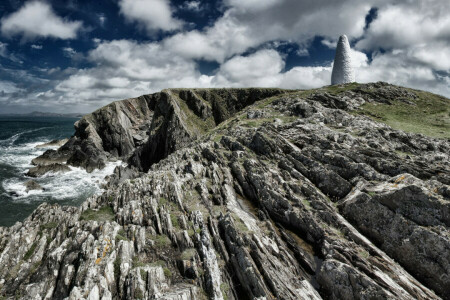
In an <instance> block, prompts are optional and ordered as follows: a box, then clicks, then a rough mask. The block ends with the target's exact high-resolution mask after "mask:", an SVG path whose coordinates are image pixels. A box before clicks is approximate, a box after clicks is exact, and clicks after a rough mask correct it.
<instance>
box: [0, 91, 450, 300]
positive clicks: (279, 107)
mask: <svg viewBox="0 0 450 300" xmlns="http://www.w3.org/2000/svg"><path fill="white" fill-rule="evenodd" d="M343 87H344V88H346V89H347V90H345V91H343V92H342V93H337V94H336V93H335V94H332V93H330V92H329V90H326V89H325V90H323V89H318V90H316V91H314V92H307V93H303V92H299V91H290V92H281V91H279V90H266V91H264V90H257V89H254V90H249V89H242V90H241V89H230V90H226V89H220V90H213V91H212V92H210V91H209V90H200V89H199V90H196V89H195V90H167V91H164V92H162V93H158V94H154V95H150V96H148V97H147V98H145V97H144V98H140V99H141V100H139V101H138V100H136V99H135V100H132V101H131V102H130V100H125V101H124V102H123V103H115V104H113V105H111V106H107V107H106V108H104V109H101V110H99V111H97V112H96V113H94V114H93V115H90V116H89V117H86V118H85V121H83V122H86V123H83V122H82V123H80V124H78V128H79V131H78V134H77V135H76V136H75V137H73V138H71V139H70V140H69V142H68V143H66V144H65V145H64V146H63V147H62V148H64V149H65V150H63V149H62V148H60V149H59V150H57V151H55V152H49V153H48V154H47V156H48V157H50V156H52V157H53V156H54V155H55V157H57V155H58V153H61V154H62V153H66V154H67V153H69V155H68V156H67V157H69V159H73V158H72V157H73V154H74V153H75V151H79V152H80V153H81V154H76V155H77V157H79V159H78V162H79V164H82V165H85V166H91V167H95V166H100V165H101V163H99V162H100V161H103V162H105V161H107V160H109V159H111V158H113V157H115V158H116V159H117V158H121V159H124V158H126V157H127V156H128V157H129V159H130V160H129V161H135V165H133V164H132V165H131V166H122V167H120V168H118V169H116V171H115V174H114V175H113V176H111V178H110V181H109V183H108V184H107V185H106V190H105V191H104V192H103V194H101V195H94V196H92V197H90V198H88V199H87V200H86V201H85V202H83V204H82V205H81V207H79V208H75V207H65V206H58V205H49V204H42V205H41V206H39V207H38V209H37V210H35V211H34V212H33V213H32V214H31V216H29V217H28V218H27V219H26V220H25V221H24V222H23V223H20V222H18V223H16V224H15V225H14V226H12V227H9V228H4V227H0V266H2V268H0V296H5V297H7V298H13V297H16V296H17V297H19V298H20V297H22V298H25V299H28V298H32V299H44V298H46V299H89V298H91V299H133V298H134V299H144V298H145V299H204V298H209V299H242V298H249V299H368V298H377V299H441V298H443V299H448V295H450V290H449V286H450V285H449V282H448V278H449V277H450V273H449V270H450V269H449V261H450V258H449V257H448V252H449V251H448V249H449V248H450V245H449V241H450V237H449V234H448V226H449V203H450V202H449V196H450V189H449V186H448V184H449V182H450V171H449V170H450V163H449V161H450V159H449V153H450V143H449V141H448V140H446V139H435V138H430V137H426V136H424V135H420V134H411V133H405V132H402V131H399V130H394V129H392V128H391V127H389V126H387V125H386V124H383V123H380V122H376V121H374V120H373V119H371V118H368V117H366V116H364V115H360V114H357V113H355V112H354V111H353V110H354V109H357V108H358V107H359V106H361V105H363V103H365V102H377V104H379V105H385V104H383V103H385V102H386V100H389V101H394V100H392V99H396V100H397V99H399V98H401V97H403V96H404V95H408V93H413V92H411V91H410V90H407V89H404V88H400V87H395V86H391V85H387V84H384V83H375V84H367V85H361V86H354V85H345V86H343ZM349 87H352V88H349ZM339 88H340V87H339ZM253 93H255V94H256V96H255V95H253ZM270 95H271V96H273V97H271V98H265V97H269V96H270ZM391 97H392V98H391ZM150 99H153V100H151V101H150ZM409 99H413V98H409ZM144 100H145V103H153V104H152V105H150V107H149V106H148V105H147V108H148V111H147V110H146V109H145V106H143V107H142V108H141V109H140V111H141V112H142V113H143V112H144V111H145V112H146V113H145V114H146V116H147V118H149V119H151V121H149V120H147V121H145V120H144V119H140V120H137V117H136V116H138V115H141V113H139V112H138V113H135V114H133V115H132V117H127V118H128V119H129V120H132V121H130V123H131V124H136V126H138V127H136V129H133V132H132V133H131V129H130V127H127V126H128V125H129V123H128V122H127V121H126V118H125V117H123V116H122V119H121V120H110V122H111V124H115V125H114V127H115V128H116V129H118V130H119V131H121V132H122V133H121V134H118V135H116V134H112V133H108V129H107V128H108V125H107V122H106V121H107V120H108V118H120V117H119V116H118V115H119V114H120V113H118V112H119V111H122V112H124V115H125V116H127V113H131V111H133V107H134V108H135V107H136V105H138V104H142V105H144V104H143V102H140V101H144ZM241 100H242V102H239V101H241ZM256 100H262V101H259V102H257V103H255V105H252V103H253V102H254V101H256ZM147 101H150V102H147ZM152 101H154V102H152ZM405 105H409V104H407V103H406V102H405ZM247 106H248V107H247ZM125 112H127V113H125ZM256 112H257V113H256ZM260 112H261V114H260ZM108 114H109V115H108ZM143 114H144V113H143ZM135 117H136V119H134V118H135ZM142 118H143V117H142ZM99 120H103V121H101V122H100V121H99ZM192 120H195V123H192V122H191V121H192ZM102 122H103V123H102ZM133 122H134V123H133ZM147 122H149V123H148V124H147ZM100 123H102V124H104V126H105V127H103V129H101V130H100V129H99V130H100V131H98V130H97V129H95V130H94V128H97V127H96V126H97V125H98V124H100ZM138 123H139V124H138ZM83 124H84V125H83ZM95 124H96V125H95ZM127 124H128V125H127ZM146 124H147V125H146ZM85 125H86V126H85ZM80 126H81V127H80ZM83 126H85V127H83ZM89 126H91V127H90V129H88V127H89ZM82 127H83V128H84V129H83V130H81V128H82ZM98 128H100V127H98ZM120 128H122V129H120ZM125 128H128V131H127V130H126V129H125ZM122 134H124V135H127V136H128V138H125V139H124V145H119V144H116V143H115V138H117V139H119V138H121V135H122ZM106 135H108V137H106ZM137 135H139V136H140V137H142V138H143V139H142V140H141V139H140V138H137V139H136V136H137ZM114 136H115V138H112V137H114ZM107 141H110V142H107ZM137 141H140V143H141V144H139V143H137ZM108 143H110V144H109V145H111V147H110V148H108V150H106V149H105V145H106V144H108ZM149 143H157V144H155V145H150V144H149ZM112 145H114V146H112ZM126 145H128V146H126ZM100 146H101V147H102V148H103V149H101V147H100ZM133 147H134V148H133ZM114 149H115V150H114ZM119 149H120V150H119ZM126 149H128V150H126ZM398 149H401V151H404V152H405V153H408V155H407V156H406V155H399V153H398ZM125 150H126V151H125ZM63 151H65V152H63ZM86 151H91V152H90V153H91V154H92V157H95V160H91V161H89V158H85V157H84V156H83V155H86ZM95 151H98V152H95ZM121 151H125V152H127V151H128V152H127V153H128V154H126V155H125V156H121V155H122V154H119V152H120V153H122V152H121ZM125 152H124V153H125ZM55 153H56V154H55ZM96 155H97V156H96ZM125 160H126V159H125ZM136 165H139V167H136ZM147 167H148V170H147V169H146V168H147ZM142 171H146V172H145V173H144V172H142Z"/></svg>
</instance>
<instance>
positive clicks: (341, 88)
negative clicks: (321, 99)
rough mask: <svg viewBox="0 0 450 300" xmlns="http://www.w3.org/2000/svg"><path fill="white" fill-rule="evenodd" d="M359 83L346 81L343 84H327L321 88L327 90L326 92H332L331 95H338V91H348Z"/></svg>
mask: <svg viewBox="0 0 450 300" xmlns="http://www.w3.org/2000/svg"><path fill="white" fill-rule="evenodd" d="M359 85H360V84H359V83H356V82H352V83H347V84H343V85H329V86H326V87H323V88H322V89H324V90H325V91H327V92H328V93H330V94H332V95H338V94H340V93H343V92H346V91H349V90H353V89H355V88H357V87H359ZM312 91H316V90H312Z"/></svg>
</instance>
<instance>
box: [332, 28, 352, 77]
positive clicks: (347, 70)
mask: <svg viewBox="0 0 450 300" xmlns="http://www.w3.org/2000/svg"><path fill="white" fill-rule="evenodd" d="M351 82H355V73H354V71H353V66H352V60H351V54H350V44H349V43H348V38H347V36H346V35H345V34H344V35H341V36H340V37H339V41H338V43H337V47H336V55H335V57H334V64H333V71H332V73H331V84H332V85H334V84H344V83H351Z"/></svg>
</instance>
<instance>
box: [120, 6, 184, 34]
mask: <svg viewBox="0 0 450 300" xmlns="http://www.w3.org/2000/svg"><path fill="white" fill-rule="evenodd" d="M119 7H120V12H121V13H122V14H123V15H124V16H125V19H126V20H128V21H130V22H134V21H135V22H137V23H138V24H140V25H141V26H143V27H144V28H145V29H146V30H147V32H148V33H149V34H153V33H154V32H155V31H158V30H164V31H173V30H176V29H178V28H180V27H181V26H182V22H181V21H180V20H178V19H175V18H173V16H172V9H171V8H170V2H169V1H168V0H120V1H119Z"/></svg>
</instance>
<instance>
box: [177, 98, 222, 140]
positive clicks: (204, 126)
mask: <svg viewBox="0 0 450 300" xmlns="http://www.w3.org/2000/svg"><path fill="white" fill-rule="evenodd" d="M174 96H177V100H178V101H177V102H178V104H179V105H180V109H181V110H182V111H183V112H184V113H185V114H186V120H185V121H186V123H187V125H188V126H189V129H191V130H192V132H198V130H200V132H201V133H206V132H208V131H209V130H210V129H212V128H214V127H215V126H216V123H215V122H214V118H213V117H212V116H211V117H209V118H207V119H205V120H204V119H202V118H200V117H199V116H197V115H196V114H195V113H194V112H193V111H192V110H191V109H190V108H189V107H188V105H187V103H186V102H185V101H184V100H182V99H181V98H179V97H178V95H174ZM199 99H200V98H199ZM203 102H204V103H207V102H205V101H203ZM207 105H209V103H208V104H207Z"/></svg>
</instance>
